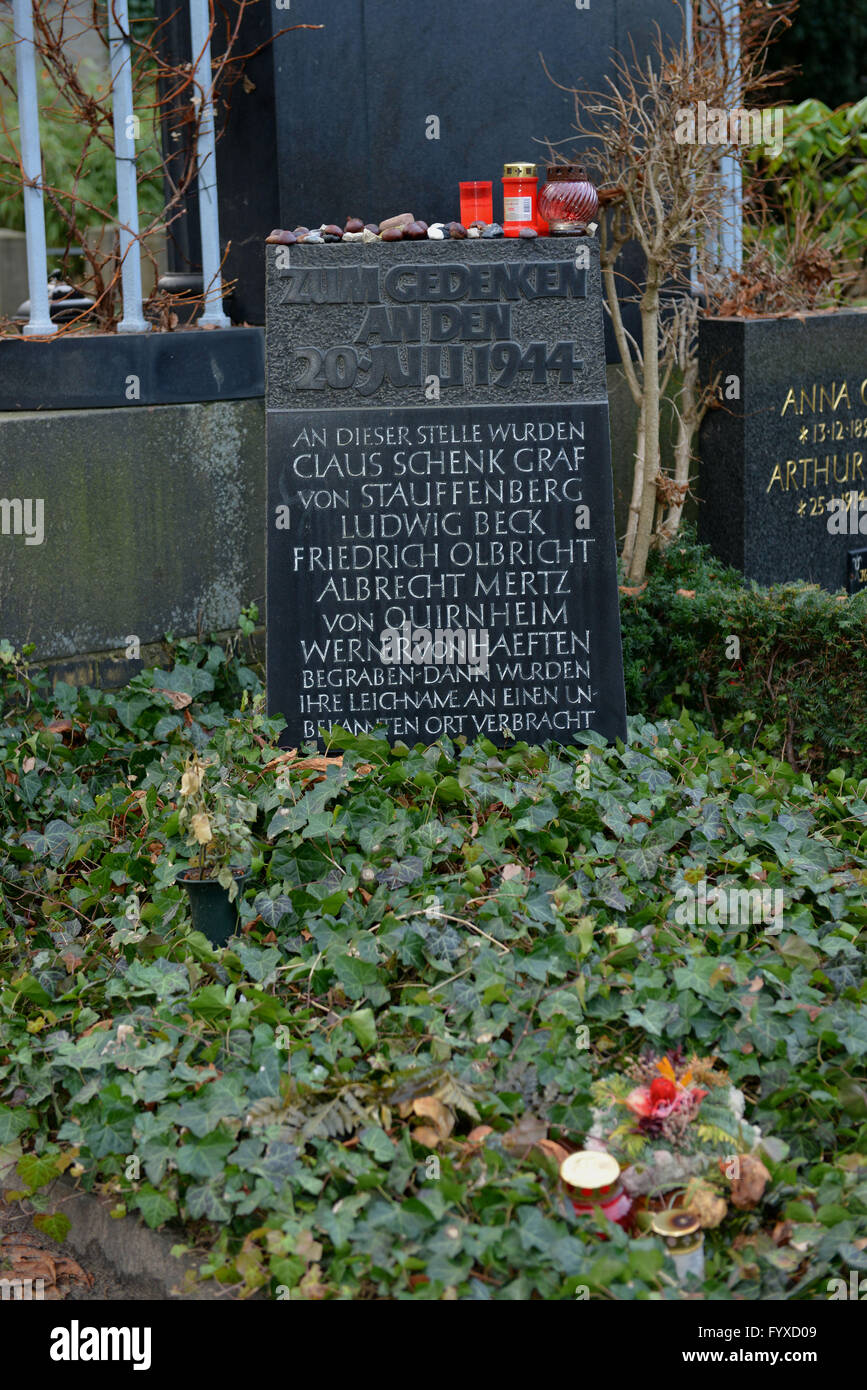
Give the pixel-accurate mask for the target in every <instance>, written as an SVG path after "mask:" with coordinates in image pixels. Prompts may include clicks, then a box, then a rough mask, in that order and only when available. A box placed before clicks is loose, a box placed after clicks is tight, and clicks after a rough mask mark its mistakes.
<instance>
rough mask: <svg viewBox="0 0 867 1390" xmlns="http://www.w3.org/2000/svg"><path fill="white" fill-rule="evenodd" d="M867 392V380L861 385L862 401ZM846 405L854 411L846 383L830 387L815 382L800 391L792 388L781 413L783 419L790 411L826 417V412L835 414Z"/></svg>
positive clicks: (833, 383) (797, 413) (833, 384)
mask: <svg viewBox="0 0 867 1390" xmlns="http://www.w3.org/2000/svg"><path fill="white" fill-rule="evenodd" d="M865 392H867V380H864V381H863V382H862V383H861V397H862V400H863V399H864V397H865ZM843 405H845V407H846V409H847V410H851V409H852V402H851V400H850V399H849V387H848V384H847V383H846V382H845V381H841V382H840V383H839V384H838V383H837V382H836V381H832V382H831V384H830V385H826V384H825V383H824V382H821V383H820V382H816V381H814V382H813V384H812V386H802V387H801V388H800V389H799V390H798V391H796V390H795V388H794V386H790V387H789V390H788V391H787V393H786V399H785V400H784V401H783V408H782V410H781V411H780V417H781V418H782V417H783V416H784V415H785V414H786V412H787V411H788V410H794V412H795V414H796V415H824V414H825V411H826V410H827V411H829V412H830V413H831V414H834V413H835V411H838V410H839V409H840V408H841V406H843Z"/></svg>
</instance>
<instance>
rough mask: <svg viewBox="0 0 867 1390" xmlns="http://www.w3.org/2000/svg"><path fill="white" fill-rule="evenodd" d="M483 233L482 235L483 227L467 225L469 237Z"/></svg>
mask: <svg viewBox="0 0 867 1390" xmlns="http://www.w3.org/2000/svg"><path fill="white" fill-rule="evenodd" d="M481 235H482V233H481V229H480V228H479V227H467V236H468V237H477V236H481Z"/></svg>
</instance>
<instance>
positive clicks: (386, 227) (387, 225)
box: [379, 212, 415, 232]
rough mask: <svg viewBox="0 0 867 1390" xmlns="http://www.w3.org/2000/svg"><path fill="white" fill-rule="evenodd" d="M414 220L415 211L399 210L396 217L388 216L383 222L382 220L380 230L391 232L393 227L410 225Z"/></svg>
mask: <svg viewBox="0 0 867 1390" xmlns="http://www.w3.org/2000/svg"><path fill="white" fill-rule="evenodd" d="M414 221H415V213H412V212H399V213H398V214H397V216H396V217H386V218H385V220H384V221H383V222H380V224H379V230H380V231H381V232H390V231H391V230H392V228H393V227H408V226H409V224H410V222H414Z"/></svg>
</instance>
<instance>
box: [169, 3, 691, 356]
mask: <svg viewBox="0 0 867 1390" xmlns="http://www.w3.org/2000/svg"><path fill="white" fill-rule="evenodd" d="M158 3H159V4H160V5H161V6H163V7H165V9H166V11H167V12H174V11H175V10H176V9H177V5H176V3H175V0H158ZM237 22H238V23H239V25H240V34H239V42H238V51H239V52H242V53H248V54H250V55H251V56H250V57H249V58H248V59H247V60H246V61H245V63H244V76H245V78H247V79H249V80H248V81H245V82H244V83H243V84H242V83H240V82H239V83H238V84H236V86H235V87H233V88H232V91H231V93H230V95H229V98H228V103H227V105H228V109H227V110H226V111H225V112H222V114H221V119H222V118H223V117H225V122H226V130H225V138H223V139H221V140H220V141H218V144H217V169H218V175H219V179H218V184H219V194H220V230H221V235H222V238H223V243H224V246H225V245H226V244H227V243H229V250H228V257H227V261H226V264H225V266H224V277H225V278H226V279H227V280H237V283H236V285H235V287H234V290H233V292H232V298H231V301H230V303H231V310H232V314H233V317H237V319H238V321H239V322H243V321H246V322H248V323H262V322H263V321H264V315H263V304H262V286H263V283H264V276H263V274H262V264H261V255H262V250H261V248H262V239H263V237H265V236H267V235H268V232H269V231H270V230H271V228H272V227H294V226H296V225H297V224H298V223H299V222H303V223H304V224H305V225H306V226H312V225H313V224H314V223H315V224H316V225H317V226H318V225H319V224H320V223H324V222H337V223H339V224H340V225H341V226H342V225H343V222H344V219H345V218H346V217H347V216H353V217H354V216H358V217H361V218H362V219H363V220H364V221H375V222H380V221H381V220H382V219H383V218H385V217H388V216H390V215H391V214H392V213H398V212H403V211H404V209H406V208H409V209H411V210H412V211H414V212H415V214H416V216H418V217H423V218H425V220H426V221H428V222H434V221H447V220H448V219H450V218H454V217H459V216H460V212H459V197H458V181H459V180H460V179H490V180H492V182H493V184H494V217H495V218H496V219H497V221H502V184H501V182H500V180H501V176H502V172H503V164H504V163H505V162H506V161H509V160H512V161H516V160H518V161H520V160H531V161H532V160H535V161H536V162H537V163H538V164H539V173H540V175H541V176H544V172H545V169H544V166H545V163H546V161H547V158H548V154H547V144H546V142H547V141H548V140H551V141H554V142H559V144H558V147H559V150H560V153H561V155H563V154H565V153H566V152H567V151H568V149H569V146H568V144H563V143H562V142H564V141H566V142H568V141H569V138H570V136H571V135H572V134H573V129H572V127H573V123H574V120H575V107H574V101H573V98H572V96H571V95H570V93H569V92H568V91H565V90H563V88H564V87H569V86H572V85H574V86H576V87H585V88H601V87H602V86H603V85H604V82H605V79H606V77H607V76H610V75H611V73H612V61H613V55H614V53H615V51H617V50H620V51H621V52H624V53H630V52H631V49H632V47H633V46H634V48H635V51H636V53H637V55H638V56H639V58H640V57H642V56H644V55H646V54H648V53H649V52H650V50H651V46H652V43H653V41H654V36H655V32H656V28H657V26H658V27H659V29H660V30H661V32H662V33H663V34H664V35H669V36H675V35H679V34H680V32H681V25H682V23H683V11H682V8H681V3H680V2H679V3H674V0H583V2H582V3H580V4H579V3H576V0H545V3H544V4H540V3H529V0H497V3H496V4H494V3H492V0H436V4H433V5H422V4H415V5H413V4H410V3H408V0H365V2H364V4H363V5H360V4H359V3H358V0H329V3H328V4H327V5H323V4H322V3H321V0H291V6H290V4H289V0H276V2H275V3H274V4H271V5H261V4H259V5H248V6H247V8H246V9H245V11H244V13H243V14H242V15H239V16H238V18H237ZM305 24H307V25H315V26H319V27H316V28H310V29H304V28H298V27H295V26H298V25H305ZM269 31H270V33H272V34H273V35H274V43H273V45H272V46H270V47H267V48H263V47H262V45H263V44H264V43H266V41H267V37H268V33H269ZM222 33H223V27H222V26H221V25H220V24H219V23H218V25H217V32H216V35H215V40H214V46H215V52H219V48H220V43H221V36H222ZM181 52H182V53H183V56H184V57H186V56H188V49H182V50H181ZM543 59H544V61H545V63H546V64H547V67H548V71H549V72H550V74H551V77H550V78H549V77H548V75H547V74H546V72H545V68H544V67H543V63H542V60H543ZM551 78H553V79H554V80H553V81H552V80H551ZM557 83H560V84H562V85H561V86H557V85H556V84H557ZM431 118H435V119H431ZM539 186H540V187H541V184H540V185H539ZM641 266H642V260H641V256H640V253H639V251H638V248H637V247H635V246H630V247H629V248H627V250H626V252H625V255H624V259H623V261H622V262H621V266H620V269H621V270H622V273H623V275H624V277H625V280H624V283H626V282H627V281H638V280H640V278H641ZM627 320H628V326H629V327H630V329H632V331H634V332H637V331H639V318H638V312H637V309H635V308H634V307H633V306H631V305H630V306H628V308H627ZM606 333H607V334H608V360H609V362H616V361H618V360H619V359H618V356H617V350H616V346H615V344H614V338H613V334H610V330H609V329H608V327H606Z"/></svg>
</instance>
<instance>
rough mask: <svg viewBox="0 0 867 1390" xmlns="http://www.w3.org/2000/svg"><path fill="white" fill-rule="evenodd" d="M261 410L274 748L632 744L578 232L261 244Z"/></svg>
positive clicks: (591, 299)
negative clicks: (314, 742)
mask: <svg viewBox="0 0 867 1390" xmlns="http://www.w3.org/2000/svg"><path fill="white" fill-rule="evenodd" d="M584 262H586V267H585V264H584ZM266 407H267V448H268V530H267V595H268V703H269V708H270V709H271V710H272V712H274V713H281V714H283V715H284V716H285V717H286V719H287V721H288V728H287V730H286V732H285V735H284V738H285V741H286V742H287V743H291V744H301V743H303V742H308V741H310V740H311V739H315V738H316V736H317V731H318V729H319V728H320V727H324V728H330V727H331V726H333V725H340V726H342V727H343V728H346V729H348V730H349V731H350V732H352V733H356V732H359V731H361V730H369V729H372V728H374V727H376V726H380V725H384V726H385V728H386V729H387V731H388V735H389V737H390V738H392V739H399V740H402V741H404V742H406V743H409V744H413V743H416V742H423V743H432V742H435V741H436V739H437V738H438V737H440V736H441V735H443V734H445V735H448V736H455V735H460V734H463V735H466V737H467V738H468V739H472V738H474V737H475V736H476V735H478V734H484V735H485V736H487V737H488V738H490V739H492V740H493V741H494V742H497V743H501V742H502V741H503V740H504V738H506V737H508V735H504V733H503V730H504V729H506V730H508V731H509V732H510V733H511V735H512V736H514V737H515V738H518V739H526V740H527V741H528V742H531V743H539V742H544V741H546V740H547V739H550V738H553V739H556V740H558V741H560V742H563V743H566V742H569V741H570V739H571V737H572V735H573V734H575V733H578V732H580V731H582V730H586V729H593V730H596V731H598V732H599V733H600V734H602V735H603V736H605V737H606V738H607V739H614V738H618V737H619V738H624V737H625V700H624V689H623V670H622V656H621V647H620V623H619V610H618V598H617V573H616V555H615V544H614V525H613V504H612V484H611V461H610V446H609V430H608V404H607V398H606V388H605V358H604V350H603V337H602V305H601V284H600V273H599V256H598V248H597V246H596V243H595V242H594V241H593V240H592V239H579V238H573V237H565V238H546V239H541V238H540V239H538V240H522V239H511V238H509V239H500V240H487V239H484V240H483V239H479V240H466V241H461V242H455V241H440V242H435V241H430V240H426V241H422V242H407V241H404V242H397V243H387V242H374V243H372V244H370V245H364V244H361V243H348V244H347V243H337V244H325V245H320V246H317V245H297V246H292V247H277V246H269V247H267V320H266Z"/></svg>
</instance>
